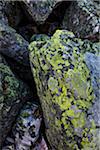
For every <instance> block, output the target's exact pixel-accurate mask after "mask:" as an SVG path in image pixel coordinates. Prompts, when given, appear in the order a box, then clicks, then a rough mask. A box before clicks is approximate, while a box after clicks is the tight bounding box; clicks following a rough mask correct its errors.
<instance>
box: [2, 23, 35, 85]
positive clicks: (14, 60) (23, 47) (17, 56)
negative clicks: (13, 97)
mask: <svg viewBox="0 0 100 150" xmlns="http://www.w3.org/2000/svg"><path fill="white" fill-rule="evenodd" d="M0 53H1V54H3V55H4V56H6V57H7V61H8V62H9V65H10V66H11V68H12V69H13V70H14V71H15V72H16V74H17V75H18V76H19V77H20V78H21V79H23V80H25V81H27V82H30V83H31V82H32V80H33V79H32V73H31V69H30V63H29V54H28V42H27V41H26V40H25V39H24V38H23V37H22V36H21V35H19V34H17V33H16V31H15V30H14V29H13V28H11V27H9V26H8V25H5V23H3V21H1V22H0Z"/></svg>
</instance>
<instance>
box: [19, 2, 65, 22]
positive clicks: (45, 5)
mask: <svg viewBox="0 0 100 150" xmlns="http://www.w3.org/2000/svg"><path fill="white" fill-rule="evenodd" d="M61 1H62V0H46V1H45V0H41V1H35V0H33V1H30V0H29V1H23V3H24V5H23V3H22V2H21V3H22V7H23V8H24V9H25V11H26V13H28V15H29V16H30V18H32V19H33V20H34V21H35V22H36V23H37V24H43V23H45V21H46V19H47V18H48V16H49V15H50V14H51V12H52V11H53V9H54V7H55V6H56V4H57V3H59V2H61Z"/></svg>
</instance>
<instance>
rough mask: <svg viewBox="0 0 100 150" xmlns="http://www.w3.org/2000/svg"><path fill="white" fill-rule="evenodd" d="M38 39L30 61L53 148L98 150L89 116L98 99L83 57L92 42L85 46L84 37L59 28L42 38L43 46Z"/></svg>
mask: <svg viewBox="0 0 100 150" xmlns="http://www.w3.org/2000/svg"><path fill="white" fill-rule="evenodd" d="M39 43H41V42H40V41H37V42H36V41H33V42H32V43H31V44H30V46H29V49H30V62H31V66H32V71H33V75H34V78H35V81H36V85H37V90H38V95H39V97H40V100H41V104H42V107H43V111H44V117H45V119H46V121H47V122H48V126H49V128H48V130H47V137H48V139H49V141H50V144H51V146H52V148H53V149H58V150H60V149H64V150H65V149H66V148H65V147H66V146H67V147H68V149H72V150H74V149H91V148H95V149H96V150H97V145H96V143H94V142H92V141H93V136H94V133H93V132H92V129H94V130H95V129H96V127H95V122H94V123H93V121H94V120H93V118H92V120H91V121H90V120H88V119H87V118H88V117H87V112H88V110H89V109H90V108H91V107H92V105H93V102H94V99H95V95H94V91H93V88H92V84H91V76H90V70H89V68H88V67H87V65H86V63H85V58H84V57H85V56H84V53H85V52H86V51H91V48H90V42H89V41H87V43H86V44H87V46H86V47H85V48H86V49H84V43H85V41H82V40H81V39H77V38H75V35H74V34H73V33H72V32H69V31H66V30H57V31H56V33H55V34H54V35H53V36H52V37H51V39H50V40H47V42H46V41H44V43H43V41H42V44H44V45H43V46H42V45H41V47H40V48H38V46H39ZM95 45H96V44H95ZM95 47H96V46H95ZM92 49H93V48H92ZM96 51H97V49H96ZM45 66H46V67H45ZM55 137H56V139H55ZM58 141H59V142H58ZM61 143H62V144H61Z"/></svg>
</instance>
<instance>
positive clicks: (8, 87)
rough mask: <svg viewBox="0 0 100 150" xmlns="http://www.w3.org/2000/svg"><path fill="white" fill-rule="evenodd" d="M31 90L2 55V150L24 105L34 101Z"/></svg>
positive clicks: (0, 129)
mask: <svg viewBox="0 0 100 150" xmlns="http://www.w3.org/2000/svg"><path fill="white" fill-rule="evenodd" d="M31 95H32V94H31V92H30V88H29V87H28V86H27V85H26V84H25V83H23V82H22V81H21V80H18V79H17V78H16V76H15V75H14V74H13V73H12V71H11V69H10V68H9V66H8V65H7V63H6V61H5V60H4V58H3V56H1V55H0V149H1V146H2V144H3V142H4V140H5V138H6V136H7V134H8V132H9V131H10V130H11V127H12V124H13V122H14V121H15V118H16V116H17V115H18V113H19V110H20V109H21V107H22V106H23V104H24V103H25V102H26V101H28V100H30V99H32V96H31Z"/></svg>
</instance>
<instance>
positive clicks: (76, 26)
mask: <svg viewBox="0 0 100 150" xmlns="http://www.w3.org/2000/svg"><path fill="white" fill-rule="evenodd" d="M99 16H100V7H99V1H94V0H81V1H80V0H76V1H73V2H72V3H71V5H70V7H69V8H68V9H67V10H66V13H65V16H64V19H63V23H62V28H63V29H67V30H70V31H73V32H74V33H75V35H76V36H77V37H79V38H80V37H81V38H85V37H86V38H89V39H91V40H96V39H95V36H96V37H97V38H99V24H100V18H99ZM94 35H95V36H94Z"/></svg>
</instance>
